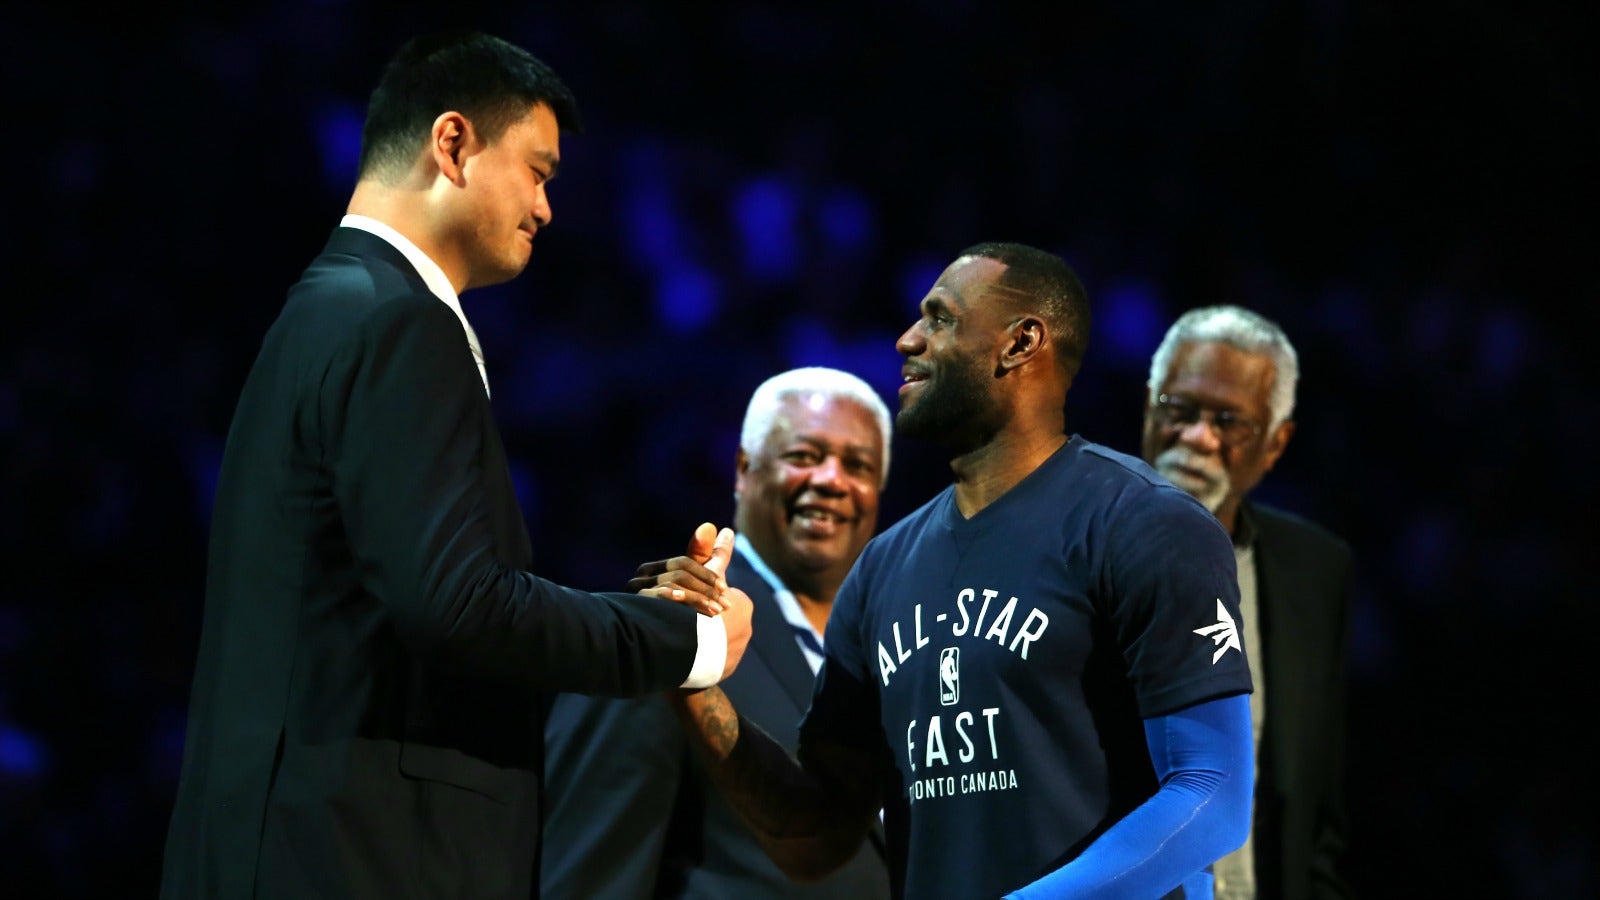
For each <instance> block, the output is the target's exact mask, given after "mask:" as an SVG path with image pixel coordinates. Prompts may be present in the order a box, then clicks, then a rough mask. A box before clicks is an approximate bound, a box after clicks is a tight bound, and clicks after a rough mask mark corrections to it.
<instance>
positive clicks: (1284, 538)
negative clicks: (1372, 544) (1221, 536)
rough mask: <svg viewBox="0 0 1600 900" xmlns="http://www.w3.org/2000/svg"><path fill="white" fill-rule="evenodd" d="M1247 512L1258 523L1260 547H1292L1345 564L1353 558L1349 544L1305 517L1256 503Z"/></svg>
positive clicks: (1250, 505) (1249, 502)
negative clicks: (1344, 562) (1341, 561)
mask: <svg viewBox="0 0 1600 900" xmlns="http://www.w3.org/2000/svg"><path fill="white" fill-rule="evenodd" d="M1245 509H1246V510H1247V512H1248V514H1249V515H1250V517H1251V518H1252V519H1253V520H1254V521H1255V525H1256V533H1257V535H1258V536H1257V538H1256V540H1257V543H1258V544H1264V545H1267V546H1293V547H1297V548H1301V549H1303V550H1304V551H1307V552H1311V553H1315V554H1317V555H1319V556H1324V557H1329V558H1336V559H1339V560H1343V561H1346V562H1348V561H1349V560H1350V558H1351V555H1352V554H1351V550H1350V544H1349V542H1347V541H1346V540H1345V539H1344V538H1342V537H1340V536H1338V535H1337V534H1334V533H1333V532H1332V531H1329V530H1328V529H1327V528H1325V527H1323V526H1322V525H1319V524H1317V523H1316V522H1313V521H1311V520H1310V519H1307V518H1305V517H1304V516H1300V515H1297V514H1295V513H1292V512H1289V511H1288V510H1284V509H1279V508H1277V507H1275V506H1268V505H1267V504H1265V503H1259V502H1257V501H1254V500H1252V501H1247V503H1246V504H1245Z"/></svg>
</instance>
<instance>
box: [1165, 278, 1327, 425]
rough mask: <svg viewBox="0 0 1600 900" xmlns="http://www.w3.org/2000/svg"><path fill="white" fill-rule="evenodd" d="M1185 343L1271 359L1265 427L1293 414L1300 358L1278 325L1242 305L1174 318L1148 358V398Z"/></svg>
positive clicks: (1214, 307)
mask: <svg viewBox="0 0 1600 900" xmlns="http://www.w3.org/2000/svg"><path fill="white" fill-rule="evenodd" d="M1185 341H1212V342H1215V343H1218V344H1226V345H1227V346H1229V347H1232V348H1234V349H1235V350H1240V351H1243V352H1245V353H1259V354H1262V355H1264V356H1267V357H1269V358H1271V360H1272V365H1273V368H1274V369H1275V370H1276V371H1277V377H1276V378H1274V379H1273V380H1272V396H1271V397H1269V398H1268V399H1267V406H1268V407H1269V408H1270V409H1271V411H1272V422H1271V424H1270V425H1268V427H1269V428H1276V427H1278V425H1280V424H1281V423H1283V422H1286V421H1288V420H1289V417H1290V416H1291V415H1293V414H1294V390H1295V386H1296V385H1297V384H1298V383H1299V381H1300V356H1299V354H1297V353H1295V352H1294V345H1293V344H1291V343H1289V336H1288V335H1286V334H1284V333H1283V329H1282V328H1279V327H1278V323H1276V322H1274V321H1272V320H1271V319H1269V318H1267V317H1266V316H1263V315H1261V314H1260V313H1256V312H1252V311H1250V310H1248V309H1245V308H1244V307H1242V306H1227V305H1224V306H1202V307H1200V308H1199V309H1191V310H1189V311H1188V312H1186V313H1184V314H1183V315H1181V316H1179V317H1178V321H1176V322H1173V323H1172V327H1171V328H1168V329H1167V336H1166V337H1164V338H1162V339H1161V346H1160V347H1157V348H1156V354H1155V356H1153V357H1151V358H1150V381H1149V382H1148V383H1147V386H1148V387H1149V389H1150V396H1151V397H1154V396H1155V395H1156V392H1158V391H1160V390H1161V383H1162V382H1163V381H1166V379H1167V374H1168V371H1169V370H1170V369H1171V367H1172V355H1173V354H1174V353H1176V352H1177V349H1178V345H1179V344H1182V343H1183V342H1185Z"/></svg>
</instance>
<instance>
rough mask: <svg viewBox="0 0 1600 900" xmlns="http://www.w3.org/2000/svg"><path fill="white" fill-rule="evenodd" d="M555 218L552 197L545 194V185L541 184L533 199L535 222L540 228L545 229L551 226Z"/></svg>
mask: <svg viewBox="0 0 1600 900" xmlns="http://www.w3.org/2000/svg"><path fill="white" fill-rule="evenodd" d="M553 218H555V212H554V210H552V209H551V208H550V195H549V194H547V193H545V189H544V185H543V184H541V185H539V186H538V188H537V193H535V194H534V198H533V221H534V223H535V224H537V225H538V226H539V227H540V228H543V227H545V226H546V225H549V224H550V220H551V219H553Z"/></svg>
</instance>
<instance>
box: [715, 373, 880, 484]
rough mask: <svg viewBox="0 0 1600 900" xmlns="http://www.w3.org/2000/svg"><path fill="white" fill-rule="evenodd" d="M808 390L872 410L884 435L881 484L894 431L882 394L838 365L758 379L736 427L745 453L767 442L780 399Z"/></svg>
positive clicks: (781, 401)
mask: <svg viewBox="0 0 1600 900" xmlns="http://www.w3.org/2000/svg"><path fill="white" fill-rule="evenodd" d="M807 394H821V395H823V396H824V397H830V398H832V399H835V400H850V401H852V402H855V403H858V404H860V405H861V406H863V407H865V408H866V410H867V411H868V412H870V413H872V418H873V421H875V422H876V423H877V425H878V433H879V434H881V435H882V436H883V466H882V468H881V470H880V472H879V478H878V487H879V488H882V487H883V486H884V485H886V484H888V483H889V439H890V437H891V436H892V434H893V431H892V426H891V425H890V418H889V407H887V406H885V405H884V402H883V398H882V397H879V396H878V392H877V391H875V390H873V389H872V386H871V385H869V384H867V383H866V382H865V381H862V380H861V379H860V378H857V377H856V376H854V375H851V374H850V373H849V372H843V371H840V370H838V369H829V368H825V367H823V366H808V367H805V368H801V369H790V370H789V371H787V372H780V373H779V374H777V375H774V376H772V377H771V378H768V379H767V380H766V381H763V382H761V386H760V387H758V388H756V392H755V393H754V394H752V395H751V396H750V405H749V407H747V408H746V409H745V413H744V427H742V428H741V429H740V430H739V449H741V450H743V451H744V452H745V454H746V455H749V456H755V455H756V453H758V452H759V451H760V450H761V445H762V444H763V443H765V442H766V440H767V435H769V434H771V433H772V426H773V422H774V420H775V419H776V418H777V416H778V408H779V407H780V406H782V405H783V401H784V400H785V399H787V398H789V397H799V396H804V395H807Z"/></svg>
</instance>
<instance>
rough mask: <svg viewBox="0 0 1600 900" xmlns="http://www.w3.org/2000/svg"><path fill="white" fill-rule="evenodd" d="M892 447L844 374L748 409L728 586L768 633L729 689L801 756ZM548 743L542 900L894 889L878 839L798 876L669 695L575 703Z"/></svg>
mask: <svg viewBox="0 0 1600 900" xmlns="http://www.w3.org/2000/svg"><path fill="white" fill-rule="evenodd" d="M889 441H890V424H889V410H888V407H887V406H885V405H884V402H883V400H882V399H881V398H880V397H879V396H878V395H877V393H876V392H874V391H873V390H872V388H871V387H870V386H869V385H867V383H866V382H864V381H862V380H861V379H859V378H857V377H856V376H854V375H851V374H849V373H846V372H841V371H839V370H837V369H827V368H802V369H791V370H790V371H787V372H784V373H782V374H779V375H775V376H773V377H772V378H769V379H767V380H766V381H765V382H763V383H762V384H761V385H760V386H759V387H758V388H756V390H755V393H754V394H753V395H752V396H751V398H750V403H749V406H748V408H747V411H746V412H745V417H744V425H743V428H742V429H741V431H740V439H739V450H738V453H737V456H736V460H735V467H734V468H735V472H734V497H735V499H736V508H735V511H734V524H735V528H736V530H737V531H738V539H737V544H736V549H737V552H736V553H735V554H734V557H733V560H732V562H730V563H729V566H728V573H727V577H728V583H729V584H732V585H734V586H735V587H739V588H742V589H743V590H744V591H745V593H747V594H748V595H749V596H750V599H751V601H752V602H753V603H754V605H755V613H754V625H755V634H754V636H753V637H752V638H751V640H750V649H749V653H748V654H747V655H746V657H745V661H744V664H743V665H742V667H741V668H740V669H739V671H738V672H736V673H735V674H734V675H733V676H732V677H730V678H729V679H728V680H727V681H725V682H724V683H723V685H722V687H723V690H725V691H727V692H728V694H729V695H730V696H732V697H735V698H737V700H738V702H739V706H740V709H741V710H744V711H745V712H746V714H747V715H748V716H749V717H750V718H751V719H752V720H753V721H755V722H756V723H758V724H759V725H760V726H761V727H762V728H764V729H766V731H767V733H768V734H771V735H772V736H774V737H775V738H777V739H778V740H779V741H780V742H782V743H783V744H784V746H786V747H788V748H790V749H791V750H792V749H793V748H794V747H795V745H796V743H797V742H798V739H799V733H798V726H799V723H800V719H801V717H802V716H803V715H804V714H805V711H806V706H807V705H808V704H809V703H810V701H811V689H812V685H813V681H814V679H815V674H816V670H817V668H818V666H820V665H821V664H822V636H823V630H824V626H825V625H826V623H827V621H828V614H829V612H830V611H831V610H832V608H833V596H834V594H835V593H837V592H838V590H839V585H840V583H842V582H843V581H844V576H845V574H846V573H847V572H849V570H850V566H851V564H852V563H854V562H855V559H856V557H857V556H858V555H860V553H861V548H862V547H863V546H864V545H865V544H866V542H867V539H868V538H870V537H871V536H872V533H873V529H874V527H875V525H876V523H877V517H878V492H879V491H880V490H881V489H882V487H883V484H884V482H885V480H886V479H887V478H888V474H889ZM664 565H665V564H664V563H655V564H646V565H645V566H641V567H640V574H639V576H638V578H636V580H635V582H634V583H631V584H630V585H629V587H645V588H648V587H649V586H651V585H654V584H655V583H656V579H657V576H658V574H659V573H660V572H661V571H662V570H663V569H664ZM545 745H546V748H547V751H546V756H545V767H546V771H547V779H546V785H547V787H546V790H547V795H546V808H547V812H546V816H545V829H544V858H543V865H542V867H541V874H542V884H541V887H542V893H541V896H543V897H544V898H545V900H566V898H571V900H582V898H589V897H607V898H615V900H628V898H648V897H707V898H709V897H741V898H779V897H794V898H802V897H807V898H822V897H836V898H851V900H872V898H877V897H887V896H888V895H889V880H888V879H889V875H888V869H887V867H886V865H885V862H884V847H883V842H882V835H881V834H877V835H875V836H874V840H873V841H871V842H868V843H866V844H863V846H862V848H861V850H860V851H859V852H858V853H856V855H855V857H854V858H853V859H851V860H850V862H849V863H847V864H846V865H845V866H844V867H843V868H841V869H840V870H839V871H838V872H835V873H834V874H833V875H831V876H830V877H829V878H827V879H826V880H824V881H822V882H819V883H816V884H808V885H800V884H796V883H794V882H792V881H790V880H789V878H788V877H787V876H785V875H784V874H783V873H782V872H781V871H779V870H778V868H777V866H775V865H773V863H772V861H771V860H770V859H768V858H767V855H766V853H765V852H764V851H763V850H762V849H761V846H760V844H758V843H757V842H756V839H755V836H754V835H752V834H751V833H750V831H749V829H748V828H746V827H745V825H744V823H742V822H741V821H739V818H738V816H737V815H736V814H735V813H734V811H733V810H732V809H730V808H729V807H728V805H727V804H726V803H725V802H723V800H722V799H721V798H720V797H719V796H717V794H716V791H715V790H714V789H713V788H712V787H711V786H710V785H709V784H708V783H707V782H706V780H705V772H704V771H703V769H702V768H701V766H700V765H699V762H698V760H697V759H695V758H694V755H693V753H692V752H691V750H690V747H689V744H688V741H687V740H686V739H685V736H684V734H683V730H682V728H681V727H680V726H679V724H678V722H677V720H676V718H675V717H674V716H673V714H672V712H671V709H670V707H668V706H667V704H666V702H665V701H664V700H663V699H661V698H659V697H645V698H641V699H637V700H607V699H600V698H595V697H582V696H577V695H572V694H564V695H562V696H560V697H558V698H557V699H556V700H555V701H554V702H553V703H552V704H551V707H550V719H549V722H548V724H547V726H546V728H545Z"/></svg>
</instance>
